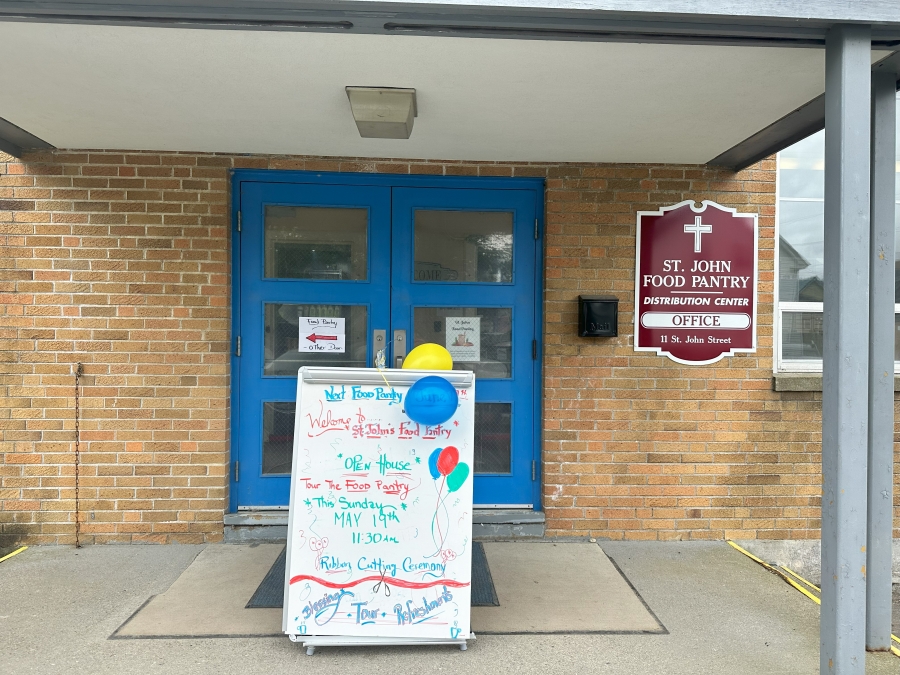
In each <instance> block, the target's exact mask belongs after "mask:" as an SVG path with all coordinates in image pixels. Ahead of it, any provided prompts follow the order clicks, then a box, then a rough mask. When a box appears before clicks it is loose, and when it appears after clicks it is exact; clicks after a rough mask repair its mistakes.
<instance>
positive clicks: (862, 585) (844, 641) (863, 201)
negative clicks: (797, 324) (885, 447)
mask: <svg viewBox="0 0 900 675" xmlns="http://www.w3.org/2000/svg"><path fill="white" fill-rule="evenodd" d="M871 42H872V41H871V29H870V28H869V27H868V26H859V25H849V24H843V25H838V26H834V27H833V28H832V29H831V30H829V32H828V37H827V38H826V43H825V316H824V326H825V340H824V346H825V352H824V366H823V370H824V382H823V393H822V474H823V476H822V477H823V483H824V484H823V489H822V618H821V624H820V629H819V630H820V653H819V659H820V661H819V669H820V672H821V673H822V674H823V675H824V674H826V673H828V674H831V673H835V674H837V675H850V674H854V675H864V673H865V625H866V570H865V565H866V548H865V547H866V479H867V475H866V446H867V438H868V398H869V396H868V390H869V386H868V380H869V366H868V353H869V338H868V333H869V330H868V328H869V301H868V297H869V208H870V205H869V143H870V138H869V130H870V126H871V119H870V110H871V101H870V96H871V80H872V76H871V67H872V65H871V63H872V60H871Z"/></svg>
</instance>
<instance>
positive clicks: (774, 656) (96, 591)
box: [0, 542, 900, 675]
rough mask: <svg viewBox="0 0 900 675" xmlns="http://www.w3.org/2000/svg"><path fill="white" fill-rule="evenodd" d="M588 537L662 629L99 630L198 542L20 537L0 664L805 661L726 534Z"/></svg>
mask: <svg viewBox="0 0 900 675" xmlns="http://www.w3.org/2000/svg"><path fill="white" fill-rule="evenodd" d="M601 545H602V548H603V550H604V551H605V552H606V553H607V554H608V555H609V556H610V557H611V558H612V559H613V560H614V561H615V562H616V563H617V564H618V566H619V567H620V568H621V569H622V571H623V573H624V574H625V576H626V577H627V578H628V580H629V581H630V582H631V584H633V585H634V587H635V588H636V590H637V591H638V592H639V593H640V595H641V596H642V597H643V599H644V601H646V603H647V605H648V606H649V607H650V608H651V609H652V610H653V612H654V613H655V615H656V616H657V617H658V618H659V620H660V621H661V622H662V624H663V625H664V626H665V627H666V629H668V631H669V632H668V634H657V635H485V636H482V637H479V639H478V640H477V641H476V642H475V643H474V644H473V645H472V646H471V647H470V649H469V651H468V652H460V651H458V650H457V649H454V648H449V647H424V648H399V647H395V648H377V649H375V648H372V649H344V650H339V649H336V648H331V649H324V648H323V649H321V650H320V651H319V652H318V653H317V654H316V655H315V656H313V657H307V656H305V655H304V653H303V651H302V649H301V648H300V646H299V645H296V644H293V643H291V642H289V641H288V640H287V639H286V638H207V639H196V638H191V639H179V640H173V639H114V640H110V639H109V636H110V635H111V634H112V633H113V632H114V631H115V630H116V628H118V627H119V626H120V625H121V624H122V623H123V622H124V621H125V620H126V619H127V618H128V617H129V616H130V615H131V614H132V613H134V612H135V610H137V609H138V608H139V607H140V606H141V605H142V604H143V603H144V602H146V601H147V599H148V598H149V597H150V596H152V595H155V594H159V593H162V592H164V591H165V590H166V589H167V588H168V587H169V586H170V585H171V584H172V583H173V582H174V581H175V580H176V579H177V578H178V577H179V576H180V575H181V573H182V572H183V571H184V570H185V569H186V568H187V567H188V566H189V565H190V563H191V561H192V560H193V559H194V558H195V557H196V556H197V555H198V554H199V553H200V551H201V550H203V547H201V546H109V547H101V546H95V547H89V548H84V549H80V550H78V551H76V550H74V549H72V548H30V549H28V550H27V551H25V552H24V553H22V554H19V555H17V556H15V557H14V558H11V559H9V560H8V561H6V562H4V563H0V673H4V674H6V673H9V674H10V675H24V674H31V673H35V674H40V675H55V674H57V673H58V674H60V675H62V674H63V673H66V674H71V673H97V674H99V675H104V674H106V673H109V674H110V675H112V674H115V675H126V674H129V673H135V674H136V675H137V674H139V675H152V674H155V673H165V674H167V675H168V674H172V673H191V674H195V673H196V674H197V675H201V674H205V673H210V674H211V675H212V674H215V675H231V674H234V675H239V674H240V675H252V674H255V673H260V674H261V675H262V674H265V675H270V674H271V673H273V672H296V673H303V672H309V673H316V674H317V675H318V674H320V673H322V674H329V673H335V674H337V673H341V674H342V675H345V674H346V673H348V672H349V673H357V672H366V673H386V674H387V673H390V674H391V675H396V673H398V672H413V671H416V672H421V671H429V672H446V673H462V672H465V673H490V674H491V675H502V674H504V673H515V674H516V675H522V674H524V673H540V674H541V675H549V674H555V673H576V672H577V673H648V674H652V675H657V674H662V673H673V674H674V673H679V674H680V673H683V674H685V675H700V674H703V673H711V674H712V673H714V674H716V675H718V674H721V673H729V672H748V673H751V672H752V673H767V674H773V675H775V674H781V673H784V674H787V673H792V674H793V673H804V674H807V673H808V674H810V675H813V674H815V673H817V672H818V607H817V606H816V605H814V604H813V603H812V602H810V601H809V600H807V599H805V598H804V597H803V596H801V595H800V594H799V593H797V592H796V591H794V590H793V589H791V588H790V587H789V586H787V585H786V584H785V583H784V582H782V581H780V580H779V579H777V578H776V577H774V576H773V575H771V574H769V573H767V572H765V571H764V570H762V569H761V568H760V567H759V566H757V565H756V564H754V563H753V562H751V561H750V560H748V559H746V558H744V557H743V556H741V555H740V554H739V553H737V552H736V551H734V550H732V549H731V548H730V547H728V546H727V545H725V544H722V543H687V544H683V543H618V542H617V543H613V542H602V543H601ZM559 611H560V612H565V611H566V607H559ZM288 669H290V671H288ZM898 671H900V659H898V658H897V657H896V656H893V655H878V656H874V655H869V656H868V657H867V668H866V672H867V673H869V674H870V675H881V674H882V673H883V674H885V675H887V674H888V673H890V674H891V675H896V673H897V672H898Z"/></svg>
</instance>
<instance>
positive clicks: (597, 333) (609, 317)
mask: <svg viewBox="0 0 900 675" xmlns="http://www.w3.org/2000/svg"><path fill="white" fill-rule="evenodd" d="M618 334H619V299H618V298H616V297H613V296H611V295H579V296H578V335H579V336H580V337H616V336H617V335H618Z"/></svg>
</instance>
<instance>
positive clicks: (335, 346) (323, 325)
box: [297, 316, 345, 354]
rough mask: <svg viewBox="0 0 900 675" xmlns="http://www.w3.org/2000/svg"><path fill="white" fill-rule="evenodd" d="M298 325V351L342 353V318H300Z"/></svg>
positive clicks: (343, 341) (343, 345) (343, 336)
mask: <svg viewBox="0 0 900 675" xmlns="http://www.w3.org/2000/svg"><path fill="white" fill-rule="evenodd" d="M298 323H299V328H300V340H299V344H298V345H297V350H298V351H301V352H329V353H332V354H343V353H344V351H345V335H344V319H343V318H338V317H312V316H301V317H299V319H298Z"/></svg>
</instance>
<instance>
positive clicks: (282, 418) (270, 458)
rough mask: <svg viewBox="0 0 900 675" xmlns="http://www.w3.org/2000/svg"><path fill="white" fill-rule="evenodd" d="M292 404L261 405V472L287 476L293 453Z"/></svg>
mask: <svg viewBox="0 0 900 675" xmlns="http://www.w3.org/2000/svg"><path fill="white" fill-rule="evenodd" d="M296 409H297V404H296V403H294V402H287V401H285V402H281V401H277V402H276V401H266V402H265V403H263V439H262V441H263V442H262V449H263V450H262V472H263V473H264V474H289V473H290V472H291V458H292V457H293V453H294V412H295V410H296Z"/></svg>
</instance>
